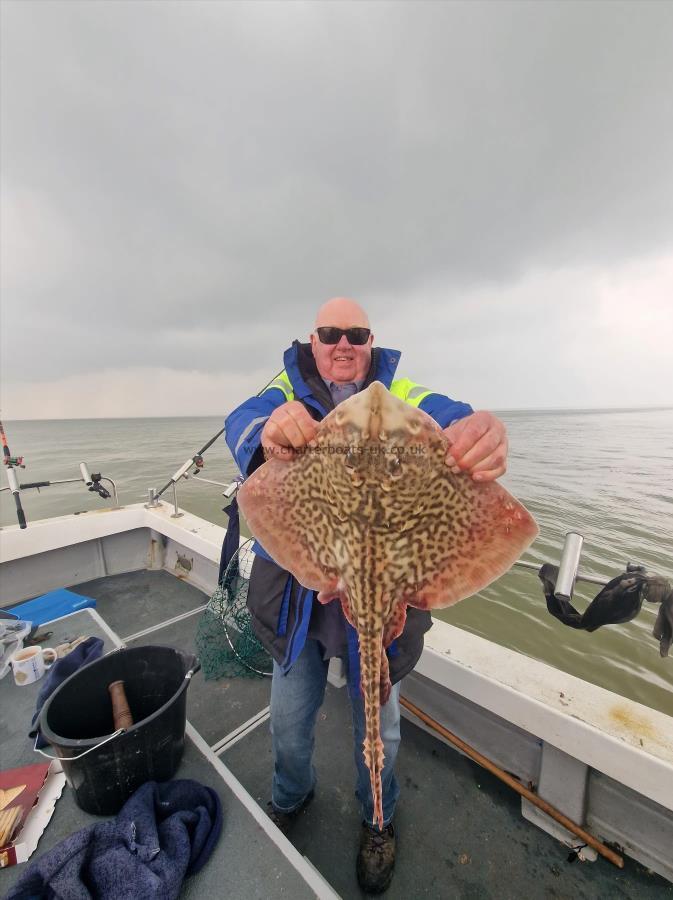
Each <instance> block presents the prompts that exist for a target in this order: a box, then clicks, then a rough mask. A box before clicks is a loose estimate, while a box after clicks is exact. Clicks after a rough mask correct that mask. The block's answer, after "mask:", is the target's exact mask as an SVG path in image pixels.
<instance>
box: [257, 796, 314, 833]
mask: <svg viewBox="0 0 673 900" xmlns="http://www.w3.org/2000/svg"><path fill="white" fill-rule="evenodd" d="M311 800H313V789H311V790H310V791H309V792H308V794H307V795H306V796H305V797H304V799H303V800H302V802H301V803H300V804H299V806H298V807H297V808H296V809H293V810H292V812H282V811H281V810H279V809H276V807H275V806H274V805H273V803H272V802H271V800H269V802H268V803H267V804H266V814H267V815H268V817H269V818H270V819H271V821H272V822H273V824H274V825H275V826H276V828H279V829H280V830H281V831H282V832H283V834H284V835H285V836H286V837H287V835H288V833H289V831H290V829H291V828H292V825H293V824H294V822H295V821H296V819H297V817H298V815H299V814H300V813H301V812H303V811H304V810H305V809H306V807H307V806H308V805H309V803H310V802H311Z"/></svg>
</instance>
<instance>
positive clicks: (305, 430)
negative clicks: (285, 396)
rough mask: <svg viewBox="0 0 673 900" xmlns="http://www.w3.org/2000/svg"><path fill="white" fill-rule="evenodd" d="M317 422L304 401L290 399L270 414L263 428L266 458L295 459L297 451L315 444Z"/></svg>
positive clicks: (263, 446) (263, 444)
mask: <svg viewBox="0 0 673 900" xmlns="http://www.w3.org/2000/svg"><path fill="white" fill-rule="evenodd" d="M315 432H316V423H315V421H314V420H313V419H312V418H311V415H310V413H309V412H308V410H307V409H306V407H305V406H304V404H303V403H300V402H299V401H298V400H290V402H289V403H283V405H282V406H279V407H278V408H277V409H274V411H273V412H272V413H271V415H270V416H269V419H268V421H267V423H266V425H265V426H264V429H263V430H262V449H263V450H264V456H265V457H266V459H271V458H274V459H282V460H284V461H289V460H291V459H294V457H295V456H296V451H297V450H301V449H302V447H306V446H307V445H309V444H310V445H311V446H314V445H313V443H312V442H313V439H314V437H315Z"/></svg>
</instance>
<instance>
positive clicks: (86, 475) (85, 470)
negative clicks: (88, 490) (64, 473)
mask: <svg viewBox="0 0 673 900" xmlns="http://www.w3.org/2000/svg"><path fill="white" fill-rule="evenodd" d="M79 470H80V472H81V473H82V481H83V482H84V484H85V485H86V486H87V487H89V486H90V485H92V484H93V478H92V477H91V472H90V471H89V467H88V466H87V464H86V463H85V462H81V463H80V464H79Z"/></svg>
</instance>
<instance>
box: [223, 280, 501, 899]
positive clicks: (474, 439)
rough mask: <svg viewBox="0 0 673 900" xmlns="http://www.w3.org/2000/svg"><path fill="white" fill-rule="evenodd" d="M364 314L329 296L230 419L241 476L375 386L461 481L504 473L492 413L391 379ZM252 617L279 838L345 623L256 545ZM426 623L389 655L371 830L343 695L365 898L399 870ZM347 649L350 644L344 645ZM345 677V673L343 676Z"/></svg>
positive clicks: (309, 788)
mask: <svg viewBox="0 0 673 900" xmlns="http://www.w3.org/2000/svg"><path fill="white" fill-rule="evenodd" d="M373 342H374V335H373V334H372V333H371V330H370V325H369V319H368V317H367V314H366V312H365V311H364V309H363V308H362V307H361V306H360V305H359V304H358V303H356V302H355V301H354V300H351V299H349V298H347V297H334V298H333V299H331V300H329V301H328V302H327V303H325V304H324V305H323V306H322V307H321V308H320V310H319V311H318V315H317V316H316V321H315V327H314V330H313V332H312V333H311V335H310V342H309V343H300V342H299V341H294V343H293V344H292V346H291V347H290V348H289V349H288V350H286V352H285V356H284V366H285V368H284V369H283V372H282V373H281V374H280V375H279V376H278V377H277V378H276V379H274V381H273V382H272V383H271V384H270V385H269V386H268V387H267V388H265V389H264V391H263V392H262V393H261V394H260V395H259V396H257V397H252V398H250V399H249V400H247V401H246V402H245V403H243V404H242V405H241V406H239V407H238V409H236V410H234V412H232V413H231V415H230V416H229V417H228V418H227V420H226V423H225V426H226V439H227V443H228V445H229V448H230V449H231V452H232V454H233V456H234V458H235V460H236V462H237V463H238V466H239V468H240V470H241V472H242V473H243V475H250V474H251V472H253V471H254V470H255V469H256V468H257V467H258V466H259V465H261V464H262V463H263V462H264V460H265V459H269V458H271V457H274V458H276V459H279V460H285V461H287V460H291V459H292V458H293V457H294V456H295V455H296V453H297V452H299V451H301V450H302V448H304V447H306V446H307V445H309V444H310V443H311V441H312V440H313V438H314V437H315V432H316V423H317V422H319V421H321V420H322V419H323V418H324V417H325V416H326V415H327V414H328V413H329V412H330V411H331V410H332V409H334V408H335V406H337V405H338V404H339V403H341V402H342V401H343V400H346V399H347V398H348V397H351V396H352V395H353V394H355V393H357V392H358V391H361V390H362V389H363V388H366V387H368V386H369V385H370V384H371V383H372V382H373V381H380V382H382V383H383V384H384V385H385V386H386V387H387V388H388V390H390V391H391V393H393V394H394V395H395V396H397V397H399V398H400V399H401V400H403V401H404V402H405V403H409V404H411V405H413V406H417V407H418V408H419V409H422V410H424V411H425V412H426V413H428V415H430V416H432V418H433V419H434V420H435V421H436V422H437V423H438V424H439V425H440V427H442V428H443V429H444V431H445V433H446V435H447V437H448V438H449V440H450V442H451V448H450V455H449V456H448V457H447V465H449V466H450V467H451V468H452V469H453V471H455V472H460V471H462V472H468V473H469V474H470V475H471V477H472V478H474V480H475V481H492V480H494V479H495V478H498V477H499V476H500V475H502V474H503V473H504V471H505V466H506V457H507V437H506V434H505V427H504V425H503V423H502V422H501V421H500V420H499V419H497V418H496V417H495V416H494V415H493V414H492V413H489V412H484V411H481V412H473V410H472V407H470V406H469V405H468V404H467V403H461V402H458V401H456V400H451V399H450V398H449V397H447V396H446V395H444V394H439V393H436V392H435V391H432V390H430V389H428V388H426V387H423V386H422V385H419V384H417V383H415V382H413V381H411V380H410V379H408V378H400V377H398V376H397V365H398V363H399V359H400V353H399V352H398V351H397V350H388V349H385V348H383V347H374V346H373ZM254 550H255V553H256V556H255V561H254V563H253V567H252V572H251V577H250V585H249V590H248V608H249V610H250V613H251V617H252V625H253V628H254V631H255V634H256V635H257V637H258V638H259V640H260V641H261V642H262V644H263V645H264V646H265V647H266V649H267V650H268V652H269V653H270V654H271V656H272V657H273V661H274V662H273V679H272V684H271V735H272V744H273V755H274V773H273V780H272V788H271V801H270V803H269V815H270V816H271V818H272V819H273V821H274V822H275V823H276V825H277V826H278V827H279V828H280V829H281V830H282V831H283V832H284V833H285V834H287V833H288V832H289V830H290V828H291V826H292V823H293V821H294V820H295V819H296V817H297V815H298V813H299V812H300V811H301V810H302V809H303V808H304V807H305V806H306V805H307V804H308V803H309V802H310V800H311V798H312V797H313V793H314V789H315V783H316V775H315V770H314V768H313V765H312V761H311V760H312V751H313V733H314V727H315V721H316V716H317V713H318V710H319V708H320V706H321V705H322V702H323V698H324V694H325V684H326V679H327V668H328V664H329V660H330V659H331V658H333V657H339V658H341V659H342V660H344V663H345V665H346V668H347V669H348V642H349V637H348V625H347V622H346V620H345V618H344V616H343V613H342V611H341V605H340V604H338V603H328V604H326V605H323V604H321V603H317V602H314V601H315V597H314V594H313V592H312V591H308V590H306V589H304V588H303V587H302V586H301V585H300V584H297V582H296V580H295V579H294V578H293V577H292V576H291V575H290V574H289V573H288V572H286V571H285V570H283V569H281V568H280V566H278V565H277V564H276V563H275V562H274V561H273V560H272V559H271V558H270V557H269V556H268V554H267V553H266V552H265V551H264V549H263V548H262V547H261V546H259V545H258V544H256V545H255V547H254ZM431 624H432V620H431V617H430V614H429V613H428V612H426V611H423V610H418V609H415V608H413V607H409V608H408V609H407V620H406V624H405V627H404V631H403V632H402V634H401V635H400V636H399V637H398V638H397V640H396V642H395V651H394V653H389V668H390V680H391V682H392V685H393V689H392V691H391V695H390V698H389V700H388V702H387V703H386V704H385V706H383V707H382V708H381V739H382V741H383V748H384V755H385V766H384V770H383V774H382V787H383V819H384V827H383V829H379V828H378V826H373V825H371V822H372V818H373V800H372V795H371V786H370V779H369V770H368V769H367V766H366V764H365V761H364V758H363V753H362V743H363V740H364V706H363V702H362V697H361V695H360V692H359V690H349V697H350V702H351V708H352V716H353V734H354V754H355V765H356V771H357V786H356V796H357V798H358V800H359V802H360V807H361V815H362V826H361V832H360V849H359V853H358V857H357V861H356V872H357V877H358V881H359V883H360V886H361V887H362V889H363V890H364V891H366V892H368V893H372V894H375V893H381V892H382V891H385V890H386V888H387V887H388V885H389V884H390V881H391V879H392V875H393V868H394V865H395V830H394V827H393V824H392V819H393V814H394V811H395V804H396V803H397V799H398V796H399V785H398V782H397V779H396V778H395V773H394V766H395V758H396V756H397V750H398V747H399V743H400V706H399V694H400V681H401V679H402V678H403V677H404V676H405V675H406V674H407V673H408V672H410V671H411V670H412V669H413V668H414V666H415V665H416V663H417V662H418V659H419V657H420V655H421V652H422V650H423V635H424V633H425V632H426V631H427V630H428V629H429V628H430V627H431ZM351 640H352V637H351ZM349 674H350V673H349Z"/></svg>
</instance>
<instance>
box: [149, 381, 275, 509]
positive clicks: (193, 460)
mask: <svg viewBox="0 0 673 900" xmlns="http://www.w3.org/2000/svg"><path fill="white" fill-rule="evenodd" d="M282 373H283V369H281V370H280V372H278V373H277V374H276V375H274V376H273V378H272V379H271V380H270V381H267V383H266V384H265V385H264V387H263V388H262V389H261V390H260V391H258V392H257V394H256V395H255V396H256V397H259V396H260V395H261V394H263V393H264V391H265V390H266V389H267V388H268V387H269V385H270V384H273V382H274V381H275V380H276V378H278V376H279V375H281V374H282ZM223 433H224V427H222V428H220V430H219V431H218V432H217V434H215V435H213V437H211V439H210V440H209V441H208V442H207V443H206V444H204V445H203V447H201V449H200V450H197V452H196V453H195V454H194V456H191V457H190V458H189V459H188V460H187V462H185V463H183V464H182V465H181V466H180V468H179V469H178V470H177V472H175V474H174V475H172V476H171V478H170V480H169V481H167V482H166V484H165V485H164V486H163V487H162V488H161V490H160V491H158V492H157V493H156V494H154V495H153V497H152V502H155V501H157V500H158V499H159V497H161V495H162V494H164V493H165V492H166V491H167V490H168V489H169V487H171V486H172V485H175V484H177V483H178V481H180V479H181V478H184V476H185V475H186V474H187V472H188V471H189V470H190V469H191V467H192V466H196V468H197V469H202V468H203V454H204V453H205V452H206V450H207V449H208V448H209V447H210V446H212V445H213V444H214V443H215V441H216V440H217V439H218V438H219V437H220V435H222V434H223ZM202 480H203V481H205V480H206V479H202Z"/></svg>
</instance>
